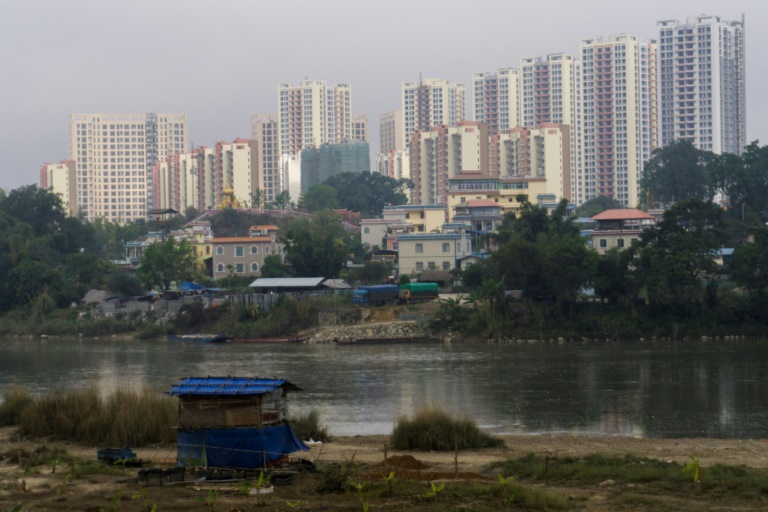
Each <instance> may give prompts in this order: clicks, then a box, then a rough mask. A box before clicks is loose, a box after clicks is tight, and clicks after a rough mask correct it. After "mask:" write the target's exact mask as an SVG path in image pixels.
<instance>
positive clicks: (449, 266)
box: [443, 261, 451, 270]
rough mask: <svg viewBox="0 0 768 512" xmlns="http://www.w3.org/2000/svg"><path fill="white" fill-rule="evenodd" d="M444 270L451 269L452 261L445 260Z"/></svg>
mask: <svg viewBox="0 0 768 512" xmlns="http://www.w3.org/2000/svg"><path fill="white" fill-rule="evenodd" d="M443 270H451V262H450V261H444V262H443Z"/></svg>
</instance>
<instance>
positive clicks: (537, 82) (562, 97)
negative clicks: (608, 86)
mask: <svg viewBox="0 0 768 512" xmlns="http://www.w3.org/2000/svg"><path fill="white" fill-rule="evenodd" d="M580 79H581V77H580V65H579V62H578V61H577V60H576V59H575V58H574V56H573V55H568V54H565V53H554V54H550V55H547V56H546V58H541V57H533V58H527V59H523V61H522V62H521V64H520V82H521V92H520V96H521V107H520V110H521V123H520V125H521V126H525V127H528V128H533V127H536V126H539V125H541V124H542V123H554V124H560V125H563V124H564V125H568V126H569V133H570V137H571V141H570V148H571V150H570V153H571V155H572V158H571V162H570V164H571V165H570V168H571V173H570V177H571V184H570V185H569V186H568V189H569V190H570V191H571V193H570V195H569V196H568V199H570V200H571V201H573V202H575V203H576V204H581V203H582V202H583V197H582V196H583V192H582V193H580V191H579V183H580V175H581V161H580V158H579V156H580V151H579V146H580V141H581V120H582V118H581V111H580V110H581V104H580V102H579V87H580Z"/></svg>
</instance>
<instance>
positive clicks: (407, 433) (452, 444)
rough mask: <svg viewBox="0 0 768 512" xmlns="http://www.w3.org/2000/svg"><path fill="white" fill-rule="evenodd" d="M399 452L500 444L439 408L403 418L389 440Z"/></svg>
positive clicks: (464, 420) (474, 425)
mask: <svg viewBox="0 0 768 512" xmlns="http://www.w3.org/2000/svg"><path fill="white" fill-rule="evenodd" d="M390 441H391V443H392V447H393V448H397V449H399V450H453V449H459V450H464V449H467V448H493V447H497V446H502V445H503V441H502V440H501V439H498V438H496V437H493V436H490V435H488V434H486V433H484V432H482V431H481V430H480V429H479V428H478V427H477V425H476V424H475V423H474V422H473V421H472V420H470V419H454V418H452V417H451V416H450V415H449V414H448V413H447V412H445V411H444V410H443V409H441V408H439V407H425V408H422V409H420V410H419V411H417V412H416V415H415V416H414V417H413V419H411V418H409V417H407V416H403V417H401V418H400V419H399V420H398V421H397V424H396V425H395V428H394V429H393V430H392V434H391V436H390Z"/></svg>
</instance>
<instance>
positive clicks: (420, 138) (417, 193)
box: [410, 121, 490, 204]
mask: <svg viewBox="0 0 768 512" xmlns="http://www.w3.org/2000/svg"><path fill="white" fill-rule="evenodd" d="M488 149H489V144H488V127H487V126H486V125H485V124H482V123H478V122H476V121H463V122H461V123H459V124H458V125H457V126H447V125H438V126H435V127H434V128H432V129H431V130H424V131H417V132H416V133H414V134H413V138H412V140H411V149H410V157H411V165H410V172H411V180H413V185H414V188H413V190H412V193H411V201H412V202H413V203H414V204H446V201H447V199H448V180H449V179H451V178H455V177H457V176H459V175H462V176H467V177H478V178H479V177H486V178H487V177H489V168H490V167H489V155H488Z"/></svg>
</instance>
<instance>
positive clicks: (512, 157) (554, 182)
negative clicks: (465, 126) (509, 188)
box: [490, 123, 572, 201]
mask: <svg viewBox="0 0 768 512" xmlns="http://www.w3.org/2000/svg"><path fill="white" fill-rule="evenodd" d="M491 155H492V157H491V172H490V174H491V176H494V177H500V178H504V179H507V178H543V179H545V180H546V190H547V192H548V193H549V194H553V195H554V196H555V197H556V200H558V201H559V200H560V199H563V198H565V199H568V200H569V201H570V200H571V196H572V192H571V170H572V153H571V134H570V126H568V125H565V124H554V123H542V124H540V125H539V126H537V127H535V128H528V127H517V128H513V129H511V130H509V131H508V132H506V133H501V134H498V135H493V136H491Z"/></svg>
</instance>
